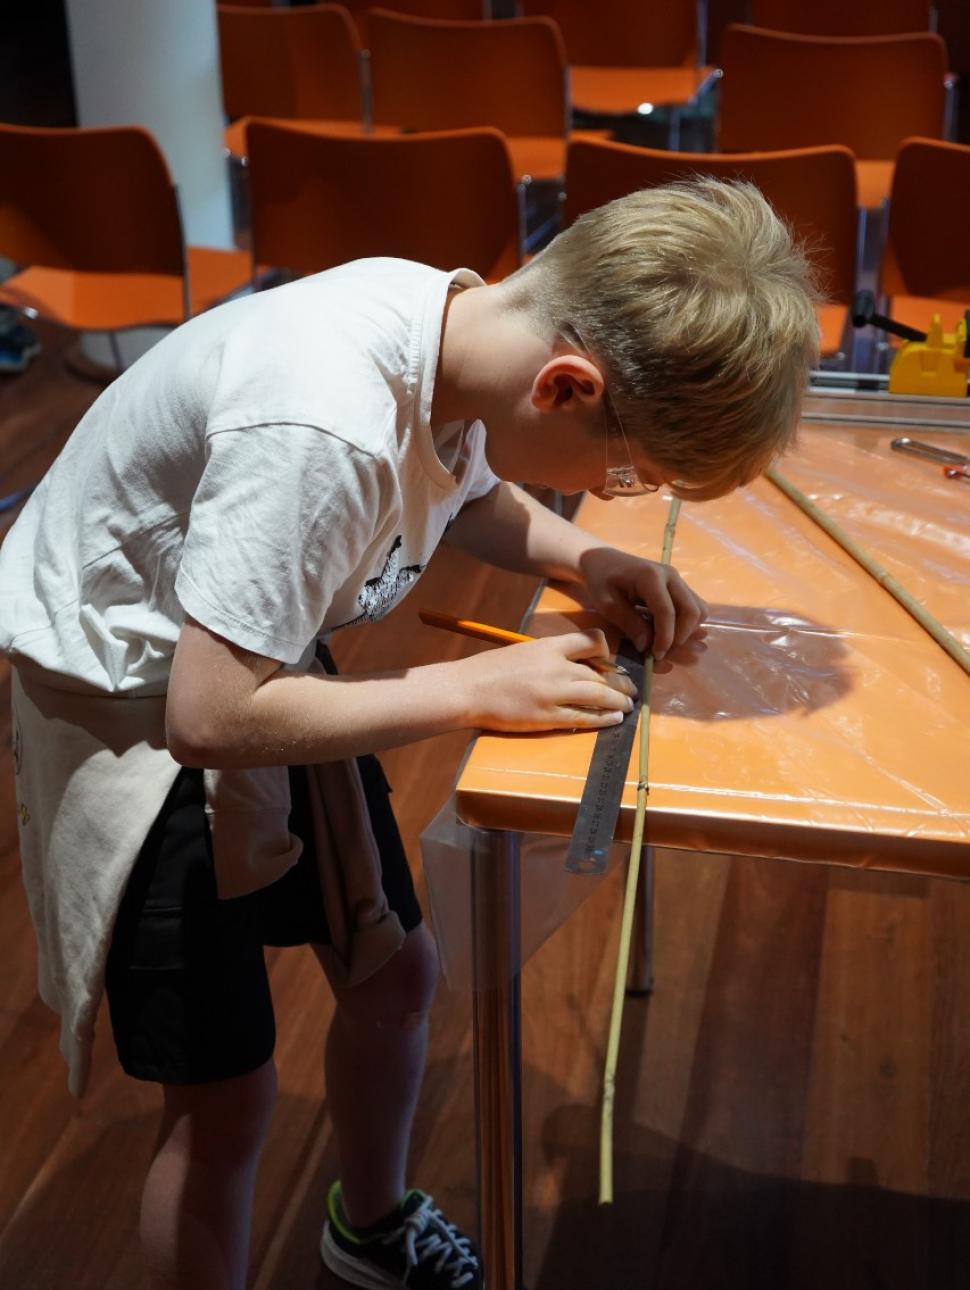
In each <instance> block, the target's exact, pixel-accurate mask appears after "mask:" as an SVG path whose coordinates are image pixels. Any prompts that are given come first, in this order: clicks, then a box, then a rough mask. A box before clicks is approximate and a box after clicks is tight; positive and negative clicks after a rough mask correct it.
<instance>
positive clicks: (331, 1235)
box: [320, 1182, 483, 1290]
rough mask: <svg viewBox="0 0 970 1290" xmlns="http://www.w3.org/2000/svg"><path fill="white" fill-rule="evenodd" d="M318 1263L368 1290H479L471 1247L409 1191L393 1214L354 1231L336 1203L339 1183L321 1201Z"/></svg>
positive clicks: (429, 1205) (419, 1193)
mask: <svg viewBox="0 0 970 1290" xmlns="http://www.w3.org/2000/svg"><path fill="white" fill-rule="evenodd" d="M327 1214H328V1217H327V1221H326V1223H325V1224H324V1228H323V1236H322V1237H321V1240H320V1257H321V1258H322V1259H323V1261H324V1263H325V1264H326V1265H327V1267H328V1268H329V1269H330V1271H331V1272H333V1273H335V1274H336V1275H337V1276H338V1277H343V1279H344V1280H345V1281H349V1282H350V1283H351V1285H355V1286H365V1287H367V1288H368V1290H400V1287H406V1288H407V1290H482V1285H483V1281H482V1263H481V1259H480V1258H479V1256H478V1251H477V1250H476V1249H475V1247H474V1245H473V1244H472V1242H471V1241H470V1240H469V1238H468V1237H467V1236H462V1235H461V1233H460V1232H459V1231H458V1229H457V1228H456V1227H455V1225H454V1224H453V1223H449V1222H448V1221H447V1219H446V1218H445V1217H444V1215H443V1214H442V1213H441V1210H440V1209H435V1207H434V1205H433V1204H432V1201H431V1197H430V1196H426V1195H425V1193H424V1192H423V1191H417V1190H416V1189H412V1190H411V1191H409V1192H408V1193H407V1195H406V1196H405V1197H404V1199H403V1200H402V1201H401V1204H400V1206H399V1207H398V1209H397V1210H396V1211H395V1212H394V1213H393V1214H390V1215H389V1216H388V1217H387V1218H385V1219H383V1220H382V1221H381V1222H380V1223H375V1224H374V1225H373V1227H365V1228H361V1229H359V1230H355V1229H354V1228H352V1227H351V1226H350V1224H349V1223H348V1222H347V1218H346V1215H345V1214H344V1211H343V1206H342V1204H341V1202H340V1183H339V1182H335V1183H334V1184H333V1186H332V1187H331V1188H330V1195H329V1196H328V1197H327Z"/></svg>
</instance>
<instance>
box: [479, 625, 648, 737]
mask: <svg viewBox="0 0 970 1290" xmlns="http://www.w3.org/2000/svg"><path fill="white" fill-rule="evenodd" d="M608 655H609V648H608V646H607V643H606V637H605V636H604V635H603V633H602V632H601V631H599V630H597V629H593V630H590V631H585V632H567V633H565V634H564V635H561V636H549V637H545V638H543V639H541V640H535V641H525V642H523V643H522V644H517V645H505V646H503V647H502V648H501V649H493V650H488V651H486V652H484V653H482V654H476V655H474V656H473V657H471V658H465V659H460V660H459V661H458V662H456V663H455V664H454V667H455V668H456V669H461V673H462V680H463V683H464V685H465V686H466V687H467V688H466V691H465V694H466V698H467V701H468V705H469V712H468V718H469V719H468V725H469V726H472V727H476V728H478V729H482V730H498V731H503V732H520V733H521V732H525V731H535V730H563V729H566V730H572V729H577V730H598V729H600V728H601V727H603V726H611V725H616V724H617V723H618V722H619V721H622V719H623V717H624V716H625V715H626V713H627V712H629V711H630V710H631V708H632V707H633V699H634V698H635V697H636V687H635V686H634V684H633V682H632V681H631V680H630V679H629V677H626V676H623V675H622V674H621V673H600V672H596V671H594V670H593V668H592V667H590V666H588V665H587V664H585V663H583V661H582V660H583V659H593V658H600V659H602V658H606V657H608Z"/></svg>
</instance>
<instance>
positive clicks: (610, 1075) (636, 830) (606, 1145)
mask: <svg viewBox="0 0 970 1290" xmlns="http://www.w3.org/2000/svg"><path fill="white" fill-rule="evenodd" d="M679 514H680V498H679V497H675V498H673V500H672V501H671V503H670V511H669V513H668V515H667V523H666V525H665V526H664V537H663V552H662V554H661V557H660V560H661V563H662V564H669V563H670V553H671V551H672V550H673V546H674V530H675V529H676V527H677V516H678V515H679ZM652 685H653V652H652V650H648V651H647V653H646V655H645V656H644V660H643V693H642V702H641V705H640V751H639V767H638V770H637V807H636V815H635V816H634V820H633V841H632V842H631V843H630V863H629V865H628V867H627V874H626V890H625V892H624V896H623V917H622V919H621V922H620V945H619V949H618V951H617V956H616V977H615V979H614V981H613V1007H612V1009H611V1011H610V1030H609V1036H608V1038H607V1041H606V1068H605V1070H604V1072H603V1102H602V1110H601V1114H600V1195H599V1199H600V1204H601V1205H609V1204H612V1202H613V1104H614V1101H615V1097H616V1061H617V1057H618V1055H619V1051H620V1028H621V1026H622V1024H623V1000H624V998H625V994H626V976H627V968H628V966H629V963H630V939H631V937H632V934H633V910H634V906H635V904H636V896H637V880H638V878H639V876H640V854H641V851H642V849H643V831H644V824H645V818H646V810H647V793H648V792H649V788H648V784H647V766H648V764H649V760H650V691H651V687H652Z"/></svg>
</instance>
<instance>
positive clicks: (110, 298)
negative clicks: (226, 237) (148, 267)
mask: <svg viewBox="0 0 970 1290" xmlns="http://www.w3.org/2000/svg"><path fill="white" fill-rule="evenodd" d="M188 254H189V272H190V277H191V286H192V313H193V314H197V313H201V312H202V311H203V310H205V309H208V308H210V307H211V306H212V305H215V304H218V303H219V301H220V300H222V299H224V298H225V297H226V296H229V295H232V293H233V292H234V291H238V290H239V288H240V287H243V286H246V285H248V283H249V281H250V259H249V255H248V254H247V253H246V252H245V251H220V250H216V249H214V248H212V247H201V246H192V247H189V251H188ZM0 304H9V305H13V306H14V307H16V308H20V309H32V310H35V311H36V312H37V313H38V314H39V315H41V316H42V317H44V318H47V319H49V320H50V321H52V322H55V323H59V324H60V325H61V326H62V327H70V328H71V329H73V330H75V331H121V330H123V329H124V328H126V327H151V326H160V327H176V326H178V324H179V323H181V322H184V320H185V311H184V308H183V303H182V280H181V278H178V277H175V276H169V275H166V274H149V273H76V272H74V271H72V270H70V269H41V268H37V269H24V271H23V272H22V273H17V274H15V275H14V276H13V277H11V278H8V279H7V280H6V281H5V282H4V283H3V286H2V287H0Z"/></svg>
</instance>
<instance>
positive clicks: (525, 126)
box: [367, 9, 567, 179]
mask: <svg viewBox="0 0 970 1290" xmlns="http://www.w3.org/2000/svg"><path fill="white" fill-rule="evenodd" d="M367 34H368V45H369V47H370V72H371V87H372V92H373V104H374V120H375V122H378V123H380V124H381V125H382V126H391V125H393V126H397V127H399V128H401V129H404V130H452V129H464V128H466V127H469V126H486V125H487V126H494V127H495V128H496V129H498V130H501V131H502V132H503V133H504V134H505V135H506V136H507V138H508V143H509V150H510V152H511V154H512V163H513V166H514V168H515V172H516V174H517V175H520V176H531V177H532V178H533V179H560V178H561V177H562V173H563V168H564V166H565V160H566V112H567V107H566V55H565V50H564V49H563V44H562V37H561V36H560V34H559V29H558V28H557V26H556V24H555V23H554V22H552V21H551V20H550V19H549V18H510V19H508V20H506V21H502V22H446V21H437V20H434V19H426V18H412V17H407V16H405V15H404V14H398V13H391V12H389V11H388V10H386V9H371V10H369V11H368V13H367Z"/></svg>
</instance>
